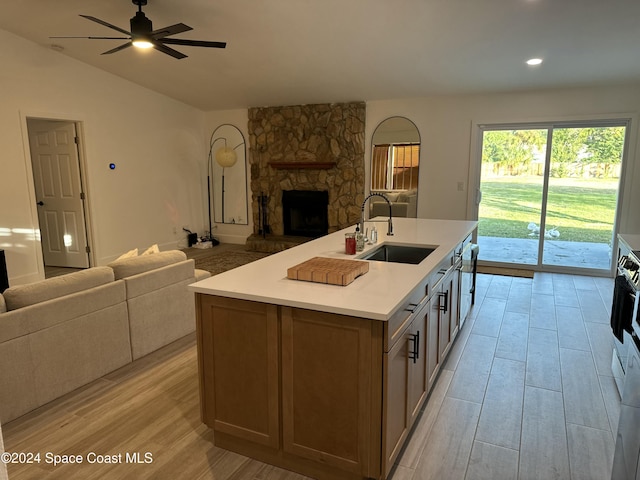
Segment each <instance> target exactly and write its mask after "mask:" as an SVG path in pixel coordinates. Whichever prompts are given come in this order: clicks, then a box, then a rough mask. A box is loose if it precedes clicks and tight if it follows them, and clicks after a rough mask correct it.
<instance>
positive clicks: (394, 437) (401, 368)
mask: <svg viewBox="0 0 640 480" xmlns="http://www.w3.org/2000/svg"><path fill="white" fill-rule="evenodd" d="M410 333H411V329H410V328H407V329H406V330H405V331H404V332H403V333H402V338H400V340H398V341H397V342H396V343H395V344H394V346H393V348H391V350H390V351H389V352H387V353H385V354H384V378H385V388H384V400H383V408H384V414H383V420H382V421H383V425H384V428H383V434H382V445H383V448H384V457H383V461H384V465H383V472H384V474H385V477H386V476H387V475H388V474H389V472H390V470H391V468H392V467H393V464H394V462H395V460H396V458H397V457H398V454H399V453H400V450H401V448H402V445H403V444H404V442H405V440H406V438H407V435H408V434H409V425H410V423H409V422H410V420H411V413H410V411H409V371H410V368H409V367H410V365H411V364H410V361H411V360H409V352H410V351H411V350H412V348H413V346H412V342H411V341H410V339H411V335H410Z"/></svg>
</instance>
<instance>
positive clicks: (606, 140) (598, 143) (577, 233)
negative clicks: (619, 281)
mask: <svg viewBox="0 0 640 480" xmlns="http://www.w3.org/2000/svg"><path fill="white" fill-rule="evenodd" d="M624 136H625V127H623V126H615V127H591V126H590V127H580V128H554V129H553V141H552V146H551V160H550V168H549V180H548V192H547V197H546V205H545V216H544V222H543V224H544V232H545V233H544V235H543V239H542V241H543V242H544V243H543V248H542V251H543V255H542V263H543V264H544V265H551V266H562V267H578V268H589V269H598V270H608V269H610V266H611V251H612V241H613V229H614V222H615V216H616V205H617V200H618V184H619V174H620V164H621V159H622V154H623V149H624Z"/></svg>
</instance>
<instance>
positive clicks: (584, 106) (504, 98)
mask: <svg viewBox="0 0 640 480" xmlns="http://www.w3.org/2000/svg"><path fill="white" fill-rule="evenodd" d="M638 111H640V86H631V87H608V88H590V89H570V90H553V91H542V92H532V93H510V94H492V95H466V96H462V95H460V96H441V97H425V98H417V99H410V100H388V101H369V102H367V125H366V134H367V144H366V153H365V158H366V159H367V161H366V162H365V163H366V166H367V178H368V179H367V185H368V184H369V182H370V180H369V174H370V172H369V159H370V156H371V135H372V134H373V131H374V130H375V128H376V126H377V125H378V124H379V123H380V122H381V121H382V120H384V119H385V118H387V117H391V116H395V115H400V116H405V117H407V118H409V119H410V120H412V121H413V122H414V123H415V124H416V126H417V127H418V129H419V130H420V136H421V139H422V145H421V163H420V187H419V196H418V217H422V218H451V219H466V218H472V212H471V211H468V210H470V209H468V208H467V203H468V202H467V200H468V198H467V194H468V191H469V188H470V183H471V187H472V188H473V186H474V184H473V182H470V177H469V172H470V166H471V163H470V162H471V161H472V156H473V155H475V154H477V151H476V148H475V145H472V138H475V133H474V128H475V127H474V125H477V124H479V123H510V122H526V121H543V120H544V121H547V120H556V121H557V120H569V119H573V120H580V119H586V118H599V117H603V118H611V117H612V116H618V117H629V115H631V116H632V118H634V122H633V123H632V126H631V129H630V130H631V131H630V132H629V133H630V134H631V137H630V138H631V143H630V151H629V152H630V156H629V162H628V164H627V169H626V170H627V171H626V177H625V182H624V184H623V186H622V194H623V204H622V211H621V222H620V224H619V230H620V231H621V232H627V233H639V232H640V211H639V210H638V209H637V206H638V205H640V188H637V187H636V188H635V189H634V188H632V186H633V185H640V165H639V164H640V158H639V152H640V149H638V146H637V142H638V138H639V136H638V127H639V126H638V123H637V113H638ZM473 161H476V158H475V157H474V158H473ZM471 170H473V169H471ZM459 182H462V183H463V186H464V191H458V188H457V187H458V183H459ZM632 207H633V208H632Z"/></svg>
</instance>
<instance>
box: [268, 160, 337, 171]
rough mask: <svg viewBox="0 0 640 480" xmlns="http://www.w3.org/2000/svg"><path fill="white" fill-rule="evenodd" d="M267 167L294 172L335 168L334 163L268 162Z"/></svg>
mask: <svg viewBox="0 0 640 480" xmlns="http://www.w3.org/2000/svg"><path fill="white" fill-rule="evenodd" d="M269 166H270V167H271V168H276V169H280V170H294V169H299V168H307V169H309V168H314V169H317V170H328V169H330V168H333V167H335V166H336V162H269Z"/></svg>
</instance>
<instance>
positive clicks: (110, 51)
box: [102, 42, 131, 55]
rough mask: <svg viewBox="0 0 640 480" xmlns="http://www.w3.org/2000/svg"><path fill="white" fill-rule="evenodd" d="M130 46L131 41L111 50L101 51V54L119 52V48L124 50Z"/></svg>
mask: <svg viewBox="0 0 640 480" xmlns="http://www.w3.org/2000/svg"><path fill="white" fill-rule="evenodd" d="M130 46H131V42H127V43H124V44H122V45H120V46H119V47H116V48H112V49H111V50H107V51H106V52H102V55H109V54H111V53H116V52H119V51H120V50H124V49H125V48H129V47H130Z"/></svg>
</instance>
